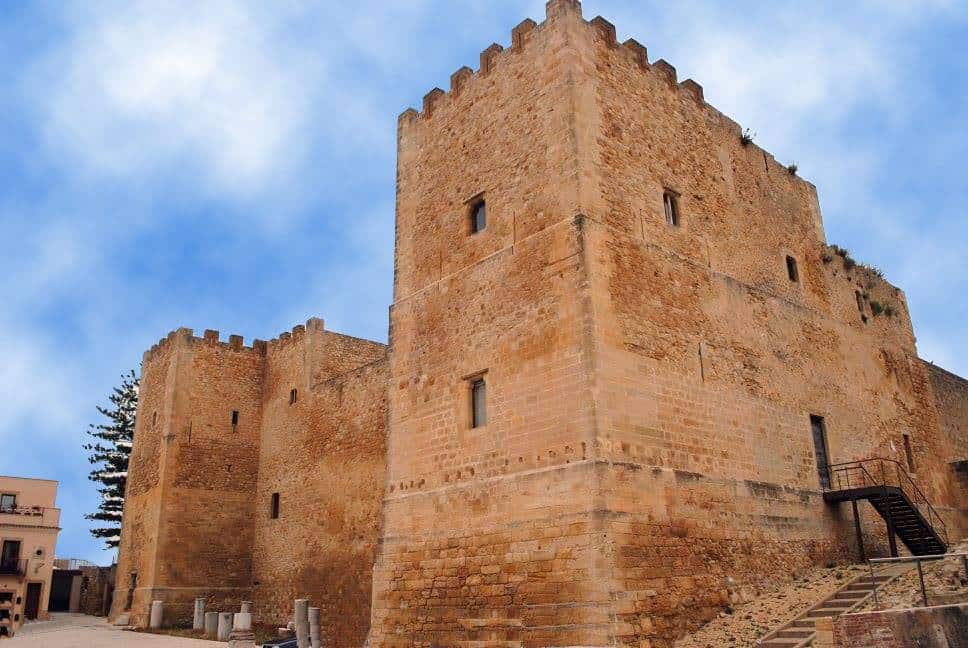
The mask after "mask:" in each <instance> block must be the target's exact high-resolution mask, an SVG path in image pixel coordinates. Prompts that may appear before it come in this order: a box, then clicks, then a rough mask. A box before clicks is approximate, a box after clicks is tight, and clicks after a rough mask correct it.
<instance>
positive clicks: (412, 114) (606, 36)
mask: <svg viewBox="0 0 968 648" xmlns="http://www.w3.org/2000/svg"><path fill="white" fill-rule="evenodd" d="M545 13H546V17H545V21H544V22H542V23H540V24H539V23H537V22H535V21H534V20H532V19H530V18H528V19H526V20H523V21H522V22H521V23H519V24H518V25H517V26H516V27H514V28H513V29H512V30H511V46H510V47H509V48H507V49H505V48H504V47H503V46H502V45H500V44H498V43H493V44H491V45H489V46H488V47H487V48H486V49H485V50H484V51H482V52H481V56H480V66H479V68H478V70H477V71H476V72H475V71H474V70H472V69H471V68H469V67H467V66H463V67H461V68H460V69H458V70H457V71H456V72H454V73H453V74H452V75H451V77H450V90H449V91H444V90H443V89H441V88H434V89H433V90H431V91H430V92H428V93H427V94H426V95H424V98H423V105H422V108H421V110H420V111H417V110H415V109H414V108H408V109H407V110H405V111H404V112H403V113H402V114H401V115H400V119H399V121H400V124H401V125H406V124H410V123H413V122H415V121H417V120H418V119H421V118H429V117H431V116H432V115H433V114H434V112H435V111H436V110H438V109H439V108H440V107H441V106H442V105H443V104H444V103H446V102H447V101H453V100H455V99H457V98H458V97H460V95H461V94H462V93H463V92H464V90H465V89H466V88H467V87H468V86H469V85H470V84H472V83H475V82H476V81H477V80H478V79H481V78H484V77H487V76H488V75H489V74H491V73H492V72H493V71H494V70H496V69H497V68H498V67H500V65H501V63H502V61H504V60H506V59H507V58H508V57H509V56H513V55H515V54H517V53H520V52H521V51H523V50H524V49H525V47H526V46H527V44H528V43H529V42H530V41H531V40H532V38H533V37H534V35H535V34H536V32H539V31H541V30H542V29H545V28H546V27H547V26H548V25H549V24H550V23H552V22H554V21H555V20H557V19H559V18H560V17H563V16H567V15H575V16H577V17H578V18H579V19H581V21H582V23H583V24H584V25H585V26H586V27H587V28H589V29H591V30H593V31H594V32H595V33H596V35H597V37H598V39H599V40H601V41H603V42H604V43H605V45H606V46H607V47H608V48H610V49H617V50H620V51H622V52H624V53H627V55H628V56H630V57H631V58H632V59H634V60H635V61H636V62H637V63H638V64H639V66H640V67H641V68H642V69H643V70H644V71H645V72H654V73H656V74H659V75H660V76H661V77H662V78H664V79H666V80H667V81H668V83H669V84H670V85H672V86H674V87H678V88H679V89H680V90H681V91H682V92H683V93H684V94H685V95H686V96H688V97H690V98H691V99H693V100H694V101H696V102H698V103H699V104H701V105H708V104H705V102H704V99H703V89H702V86H700V85H699V84H698V83H696V82H695V81H693V80H692V79H686V80H685V81H683V82H682V83H678V81H677V78H676V69H675V68H674V67H673V66H672V65H670V64H669V63H668V62H666V61H664V60H662V59H660V60H658V61H656V62H655V63H654V64H650V63H649V60H648V53H647V50H646V48H645V47H644V46H643V45H641V44H640V43H638V42H637V41H636V40H634V39H631V38H630V39H628V40H627V41H625V42H624V43H621V44H619V43H618V40H617V37H616V30H615V25H613V24H612V23H611V22H609V21H608V20H606V19H605V18H603V17H602V16H596V17H595V18H592V19H591V20H589V21H585V20H584V19H583V18H582V13H581V2H578V0H551V1H550V2H548V3H547V5H546V11H545ZM710 108H711V109H712V110H713V111H714V112H715V114H716V116H717V117H720V118H724V119H727V118H725V117H724V116H723V115H722V114H721V113H720V112H719V111H718V110H715V108H712V107H711V106H710ZM730 121H731V120H730ZM732 124H733V127H734V128H735V130H736V132H737V134H739V133H740V127H739V125H738V124H735V122H732Z"/></svg>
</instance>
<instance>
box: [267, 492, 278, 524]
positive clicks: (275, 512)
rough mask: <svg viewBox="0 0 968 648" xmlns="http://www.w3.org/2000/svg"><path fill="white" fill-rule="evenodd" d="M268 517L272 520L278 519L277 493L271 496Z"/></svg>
mask: <svg viewBox="0 0 968 648" xmlns="http://www.w3.org/2000/svg"><path fill="white" fill-rule="evenodd" d="M269 517H271V518H272V519H273V520H278V519H279V493H273V494H272V504H271V505H270V508H269Z"/></svg>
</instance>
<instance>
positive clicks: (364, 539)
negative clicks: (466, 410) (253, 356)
mask: <svg viewBox="0 0 968 648" xmlns="http://www.w3.org/2000/svg"><path fill="white" fill-rule="evenodd" d="M269 367H270V369H269V371H268V375H267V381H266V385H265V401H264V407H265V419H264V422H263V426H262V443H261V454H260V459H259V483H258V489H257V494H256V507H255V510H254V519H253V520H252V523H253V524H254V528H255V546H254V551H253V560H254V573H253V579H254V591H253V596H254V600H255V602H256V611H257V613H258V619H259V620H260V621H262V622H267V623H277V624H280V625H284V624H285V622H286V621H287V620H288V619H289V618H291V615H292V605H293V600H294V599H296V598H308V599H310V600H311V601H312V605H314V606H317V607H320V608H321V609H322V627H323V636H324V641H325V642H326V645H328V646H340V647H342V646H347V647H350V646H354V647H356V646H361V645H362V644H363V641H364V639H365V637H366V632H367V630H368V628H369V623H370V594H371V591H372V586H371V579H372V573H373V572H372V566H373V561H374V554H375V551H376V542H377V539H378V526H379V513H380V502H381V495H382V492H383V485H384V484H385V481H386V475H385V459H386V382H387V365H386V347H384V345H382V344H377V343H375V342H369V341H365V340H358V339H356V338H350V337H347V336H341V335H337V334H333V333H329V332H326V333H323V332H322V331H318V332H313V331H310V332H309V333H307V334H306V336H305V337H304V338H303V339H301V340H295V341H293V342H291V343H290V344H288V345H280V346H278V347H272V346H270V350H269ZM293 388H296V389H297V390H298V392H297V399H296V401H295V402H294V403H291V404H290V390H291V389H293ZM273 493H278V494H279V517H278V518H277V519H272V517H271V502H272V495H273Z"/></svg>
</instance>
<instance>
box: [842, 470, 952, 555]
mask: <svg viewBox="0 0 968 648" xmlns="http://www.w3.org/2000/svg"><path fill="white" fill-rule="evenodd" d="M827 471H828V475H829V479H830V483H829V485H827V486H826V487H825V488H824V490H825V491H837V490H849V489H852V488H868V487H871V486H890V487H892V488H896V489H898V490H900V491H901V492H902V493H904V495H906V496H907V498H908V499H909V500H910V501H911V504H912V505H913V506H914V508H915V509H917V511H918V513H920V514H921V517H923V518H924V519H925V520H926V521H927V523H928V524H929V525H930V526H932V527H934V529H935V532H936V533H937V534H938V536H939V537H940V539H941V540H942V541H943V542H944V543H945V544H946V545H947V544H948V526H947V525H946V524H945V523H944V519H942V517H941V516H940V515H939V514H938V512H937V511H936V510H935V509H934V507H933V506H932V505H931V502H930V501H929V500H928V498H927V496H925V494H924V493H923V492H922V491H921V489H920V488H918V485H917V484H916V483H914V480H913V479H911V477H910V475H908V474H907V471H906V470H904V466H903V465H902V464H901V462H899V461H896V460H894V459H882V458H879V457H875V458H872V459H862V460H860V461H848V462H846V463H840V464H833V465H831V466H828V467H827Z"/></svg>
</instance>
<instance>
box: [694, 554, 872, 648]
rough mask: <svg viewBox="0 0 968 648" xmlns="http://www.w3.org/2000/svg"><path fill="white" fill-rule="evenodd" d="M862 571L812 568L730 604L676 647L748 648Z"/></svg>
mask: <svg viewBox="0 0 968 648" xmlns="http://www.w3.org/2000/svg"><path fill="white" fill-rule="evenodd" d="M862 573H865V572H864V568H862V567H861V566H858V565H848V566H838V567H830V568H827V567H819V568H817V569H814V570H812V571H810V572H808V573H807V574H805V575H804V576H802V577H801V578H798V579H797V580H795V581H793V582H792V583H790V584H788V585H785V586H783V587H781V588H780V589H777V590H775V591H773V592H765V593H763V594H762V595H761V596H758V597H757V598H756V599H754V600H752V601H750V602H748V603H743V604H740V605H737V606H734V608H733V610H732V613H731V614H730V613H729V612H724V613H721V614H720V616H719V618H718V619H714V620H713V621H710V622H709V623H707V624H706V625H704V626H703V627H702V628H700V629H699V630H698V631H697V632H695V633H693V634H691V635H687V636H685V637H683V638H682V639H680V640H679V641H677V642H676V644H675V645H676V648H752V647H753V646H755V645H756V642H757V640H758V639H759V638H760V637H762V636H763V635H765V634H767V633H768V632H770V631H771V630H773V629H774V628H776V627H777V626H780V625H782V624H783V623H785V622H787V621H789V620H791V619H793V618H794V617H796V616H797V615H798V614H800V613H801V612H803V611H804V610H806V609H807V608H809V607H810V606H812V605H813V604H814V603H816V602H817V601H819V600H821V599H823V598H824V597H826V596H829V595H830V594H833V593H834V592H835V591H837V589H838V588H840V587H841V586H842V585H844V584H845V583H846V582H847V581H849V580H850V579H852V578H854V577H855V576H857V575H858V574H862Z"/></svg>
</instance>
